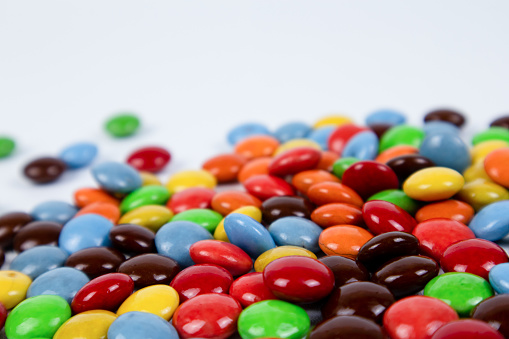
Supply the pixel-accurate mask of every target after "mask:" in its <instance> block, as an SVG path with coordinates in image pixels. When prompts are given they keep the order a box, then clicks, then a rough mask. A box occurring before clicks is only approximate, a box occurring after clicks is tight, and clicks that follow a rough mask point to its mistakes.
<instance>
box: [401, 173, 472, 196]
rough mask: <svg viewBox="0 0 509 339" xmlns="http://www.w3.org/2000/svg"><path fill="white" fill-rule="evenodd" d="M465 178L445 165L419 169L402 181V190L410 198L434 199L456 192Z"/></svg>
mask: <svg viewBox="0 0 509 339" xmlns="http://www.w3.org/2000/svg"><path fill="white" fill-rule="evenodd" d="M464 183H465V180H464V179H463V177H462V176H461V174H460V173H458V172H457V171H455V170H453V169H450V168H445V167H430V168H424V169H421V170H419V171H417V172H415V173H413V174H412V175H410V176H409V177H408V179H407V180H406V181H405V182H404V183H403V191H404V192H405V193H406V194H407V195H408V196H409V197H410V198H412V199H416V200H422V201H436V200H443V199H449V198H450V197H452V196H453V195H454V194H456V193H458V192H459V191H460V190H461V188H462V187H463V184H464Z"/></svg>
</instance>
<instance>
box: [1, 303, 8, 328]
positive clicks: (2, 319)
mask: <svg viewBox="0 0 509 339" xmlns="http://www.w3.org/2000/svg"><path fill="white" fill-rule="evenodd" d="M6 319H7V309H6V308H5V306H4V305H3V304H2V303H0V330H2V329H3V328H4V325H5V320H6Z"/></svg>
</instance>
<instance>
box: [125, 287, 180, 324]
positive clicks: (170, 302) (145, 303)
mask: <svg viewBox="0 0 509 339" xmlns="http://www.w3.org/2000/svg"><path fill="white" fill-rule="evenodd" d="M178 305H179V295H178V293H177V291H175V289H174V288H173V287H170V286H167V285H153V286H148V287H145V288H142V289H141V290H138V291H136V292H134V293H133V294H131V295H130V296H129V297H128V298H127V299H126V300H125V301H124V302H123V303H122V305H120V307H119V308H118V310H117V315H119V316H120V315H122V314H126V313H128V312H133V311H139V312H148V313H152V314H155V315H158V316H160V317H161V318H163V319H164V320H170V319H171V317H172V315H173V313H174V312H175V310H176V309H177V307H178Z"/></svg>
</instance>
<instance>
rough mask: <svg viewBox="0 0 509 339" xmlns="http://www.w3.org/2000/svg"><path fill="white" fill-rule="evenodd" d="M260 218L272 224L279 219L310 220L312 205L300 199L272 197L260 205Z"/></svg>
mask: <svg viewBox="0 0 509 339" xmlns="http://www.w3.org/2000/svg"><path fill="white" fill-rule="evenodd" d="M261 207H262V214H263V216H262V218H263V221H264V222H266V223H267V224H272V223H273V222H274V221H276V220H278V219H279V218H284V217H301V218H306V219H310V218H311V212H312V210H313V204H311V203H310V202H309V201H307V200H305V199H304V198H301V197H272V198H270V199H267V200H265V201H264V202H263V203H262V206H261Z"/></svg>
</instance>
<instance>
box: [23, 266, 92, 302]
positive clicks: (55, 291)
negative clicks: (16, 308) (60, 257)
mask: <svg viewBox="0 0 509 339" xmlns="http://www.w3.org/2000/svg"><path fill="white" fill-rule="evenodd" d="M89 281H90V279H88V277H87V275H86V274H85V273H83V272H81V271H80V270H77V269H75V268H71V267H59V268H55V269H54V270H51V271H48V272H46V273H43V274H41V275H40V276H39V277H37V278H36V279H35V280H34V281H33V282H32V284H31V285H30V287H29V288H28V291H27V298H30V297H35V296H36V295H42V294H50V295H58V296H60V297H62V298H64V299H65V300H66V301H67V302H68V303H69V304H70V303H71V302H72V299H73V298H74V296H75V295H76V293H78V291H79V290H80V289H81V288H82V287H83V286H85V284H86V283H88V282H89Z"/></svg>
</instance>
